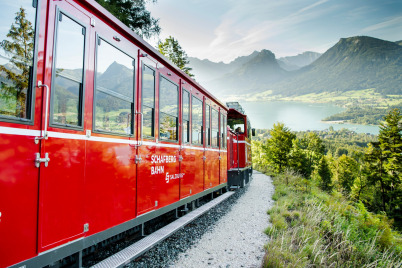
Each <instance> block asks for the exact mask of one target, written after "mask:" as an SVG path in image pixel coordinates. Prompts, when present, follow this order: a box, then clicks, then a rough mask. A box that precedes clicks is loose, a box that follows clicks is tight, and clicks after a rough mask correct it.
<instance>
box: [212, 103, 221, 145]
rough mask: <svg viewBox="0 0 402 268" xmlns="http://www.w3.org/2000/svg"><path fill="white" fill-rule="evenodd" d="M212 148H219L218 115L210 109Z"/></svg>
mask: <svg viewBox="0 0 402 268" xmlns="http://www.w3.org/2000/svg"><path fill="white" fill-rule="evenodd" d="M212 146H213V147H219V113H218V111H217V110H215V109H212Z"/></svg>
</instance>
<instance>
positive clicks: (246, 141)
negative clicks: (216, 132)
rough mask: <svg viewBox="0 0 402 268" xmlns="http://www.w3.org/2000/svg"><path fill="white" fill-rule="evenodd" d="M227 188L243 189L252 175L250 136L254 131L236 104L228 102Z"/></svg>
mask: <svg viewBox="0 0 402 268" xmlns="http://www.w3.org/2000/svg"><path fill="white" fill-rule="evenodd" d="M227 106H228V107H229V111H228V122H227V124H228V137H227V139H228V156H229V160H228V166H227V168H228V186H229V187H236V186H237V187H244V185H245V184H247V183H248V182H249V178H250V175H251V174H252V162H251V160H252V159H251V136H254V135H255V133H254V131H255V130H254V129H252V128H251V124H250V121H249V120H248V117H247V116H246V114H245V112H244V110H243V108H242V107H241V106H240V104H239V103H238V102H228V103H227Z"/></svg>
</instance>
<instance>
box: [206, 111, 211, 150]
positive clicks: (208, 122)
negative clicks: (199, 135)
mask: <svg viewBox="0 0 402 268" xmlns="http://www.w3.org/2000/svg"><path fill="white" fill-rule="evenodd" d="M210 111H211V107H210V106H209V105H205V132H206V133H205V137H206V139H207V142H206V143H207V145H208V146H210V145H211V122H210V118H211V116H210Z"/></svg>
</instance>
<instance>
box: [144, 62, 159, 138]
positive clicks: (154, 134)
mask: <svg viewBox="0 0 402 268" xmlns="http://www.w3.org/2000/svg"><path fill="white" fill-rule="evenodd" d="M145 67H146V68H149V69H150V70H152V71H153V72H154V107H153V109H154V111H153V115H152V130H151V132H152V133H153V136H149V135H145V134H144V135H143V137H144V138H145V139H147V140H155V139H156V131H155V130H156V127H155V121H156V84H157V83H156V82H157V81H156V77H157V72H156V69H155V68H154V67H152V66H150V65H148V64H146V63H144V62H142V63H141V116H142V118H144V94H143V93H144V70H145ZM147 107H148V106H147ZM141 133H144V125H143V124H142V125H141Z"/></svg>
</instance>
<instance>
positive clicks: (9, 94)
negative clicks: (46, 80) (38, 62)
mask: <svg viewBox="0 0 402 268" xmlns="http://www.w3.org/2000/svg"><path fill="white" fill-rule="evenodd" d="M16 15H17V16H16V17H15V22H14V23H13V24H12V25H11V28H10V31H9V32H8V34H7V37H8V38H10V39H11V41H10V40H3V42H1V43H0V46H1V47H2V48H3V49H4V51H5V52H6V53H7V54H8V55H11V59H10V63H11V64H12V65H13V66H12V67H10V66H8V67H6V66H3V65H0V72H4V73H5V74H6V77H7V79H8V80H9V81H11V82H12V85H5V84H3V85H2V88H1V97H2V98H3V99H6V100H16V107H15V113H14V114H13V116H19V117H25V116H26V98H27V91H28V86H29V75H30V71H31V65H32V59H33V50H34V35H35V32H34V29H33V27H32V23H31V22H30V21H29V20H27V19H26V12H25V9H24V8H22V7H21V8H20V11H19V12H17V13H16Z"/></svg>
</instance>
